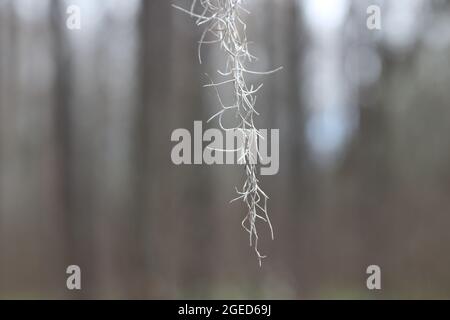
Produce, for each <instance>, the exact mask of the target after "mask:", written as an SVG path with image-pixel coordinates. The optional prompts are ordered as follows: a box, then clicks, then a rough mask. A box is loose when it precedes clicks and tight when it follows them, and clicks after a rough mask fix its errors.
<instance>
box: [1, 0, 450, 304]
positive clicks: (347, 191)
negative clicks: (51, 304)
mask: <svg viewBox="0 0 450 320" xmlns="http://www.w3.org/2000/svg"><path fill="white" fill-rule="evenodd" d="M172 3H176V4H177V5H180V6H184V7H189V1H186V0H177V1H175V0H174V1H169V0H151V1H150V0H149V1H145V0H101V1H100V0H98V1H92V0H83V1H81V0H72V1H70V2H65V1H62V0H40V1H35V0H0V298H8V299H11V298H45V299H47V298H67V299H72V298H75V299H79V298H83V299H91V298H114V299H115V298H118V299H131V298H142V299H147V298H150V299H152V298H158V299H171V298H204V299H205V298H254V299H257V298H270V299H316V298H338V299H347V298H348V299H351V298H369V299H378V298H406V299H409V298H450V253H449V252H450V232H449V229H450V228H449V227H450V139H449V137H450V90H449V89H450V1H444V0H431V1H427V0H395V1H394V0H390V1H378V0H372V1H366V0H353V1H352V0H303V1H302V0H298V1H296V0H247V1H246V6H247V8H248V9H249V10H250V11H251V12H252V13H251V15H249V16H247V17H246V19H247V21H248V35H249V38H250V40H252V41H253V44H252V47H251V49H252V50H253V52H254V54H255V55H257V56H258V57H259V58H260V59H259V61H258V62H257V63H256V64H255V66H254V69H257V70H268V69H271V68H272V67H278V66H283V67H284V69H283V71H281V72H278V73H277V74H275V75H271V76H261V77H254V78H253V80H254V81H255V83H256V82H259V81H264V83H265V86H264V88H263V90H262V91H261V94H260V95H259V98H258V104H257V108H258V110H259V111H260V113H261V116H260V117H259V119H258V126H259V127H261V128H279V129H280V172H279V174H278V175H276V176H265V177H263V178H262V179H261V184H262V187H263V189H264V190H265V191H266V193H268V195H269V196H270V201H269V210H270V214H271V218H272V223H273V225H274V228H275V240H274V241H270V240H269V238H270V237H269V232H268V230H264V229H261V230H260V236H261V238H262V239H261V242H260V249H261V251H262V252H263V253H265V254H267V255H268V258H267V259H265V260H264V263H263V266H262V268H260V267H259V266H258V263H257V259H256V257H255V254H254V252H253V250H252V249H251V248H250V247H249V245H248V235H247V234H246V233H245V231H244V230H243V229H242V228H241V225H240V222H241V220H242V218H243V215H244V214H245V207H244V205H243V204H242V203H239V202H236V203H232V204H230V203H229V200H231V199H233V198H234V197H235V190H234V187H235V186H239V185H240V184H241V183H242V168H240V167H238V166H175V165H173V164H172V162H171V159H170V152H171V148H172V147H173V145H174V144H173V143H172V142H171V141H170V136H171V133H172V131H173V130H174V129H177V128H187V129H190V130H192V127H193V122H194V120H204V121H205V120H207V119H208V118H209V117H210V116H211V115H213V114H214V113H215V112H216V111H217V110H218V109H217V108H218V104H217V101H216V100H215V99H216V96H215V93H214V91H211V90H209V89H205V88H202V85H204V84H206V83H208V82H209V79H208V77H206V76H205V73H208V74H214V73H215V71H216V70H217V69H219V68H221V66H222V61H221V59H220V53H219V52H217V50H215V49H214V48H213V47H205V49H204V51H203V55H204V64H203V65H199V62H198V58H197V41H198V40H199V38H200V34H201V31H202V29H201V28H198V27H196V26H195V24H194V21H193V20H192V19H191V18H190V17H189V16H188V15H185V14H182V13H180V12H178V11H176V10H175V9H173V8H172V7H171V4H172ZM69 4H76V5H79V6H80V8H81V10H82V29H81V30H79V31H70V30H68V29H67V28H66V27H65V24H66V19H67V14H66V8H67V5H69ZM371 4H376V5H379V6H380V7H381V9H382V30H380V31H370V30H368V29H367V27H366V19H367V14H366V9H367V7H368V6H369V5H371ZM253 80H252V81H253ZM212 126H213V127H214V126H215V124H214V123H213V124H212ZM71 264H76V265H79V266H80V267H81V269H82V290H81V291H80V292H71V291H68V290H67V289H66V277H67V275H66V273H65V271H66V267H67V266H68V265H71ZM372 264H376V265H379V266H380V267H381V269H382V290H381V291H376V292H374V291H369V290H367V288H366V277H367V275H366V268H367V266H369V265H372Z"/></svg>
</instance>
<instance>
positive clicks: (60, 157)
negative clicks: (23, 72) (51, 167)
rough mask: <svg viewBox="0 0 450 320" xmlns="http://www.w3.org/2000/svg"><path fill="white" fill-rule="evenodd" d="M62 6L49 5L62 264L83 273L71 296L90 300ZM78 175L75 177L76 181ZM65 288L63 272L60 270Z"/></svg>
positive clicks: (85, 213) (88, 227) (88, 234)
mask: <svg viewBox="0 0 450 320" xmlns="http://www.w3.org/2000/svg"><path fill="white" fill-rule="evenodd" d="M65 8H66V7H65V5H63V3H62V2H61V1H59V0H52V2H51V5H50V18H51V30H52V32H53V41H54V42H53V50H54V59H55V67H54V68H55V77H54V79H55V80H54V120H53V121H54V125H55V127H54V139H55V152H56V168H55V171H56V179H57V182H56V192H57V193H58V196H57V197H56V199H58V201H59V205H58V211H59V213H60V214H61V221H62V225H63V231H62V233H63V237H65V243H66V246H65V259H64V260H65V261H66V266H68V265H72V264H75V265H79V266H80V268H81V270H82V286H83V290H80V291H76V292H73V293H71V297H78V298H81V297H82V298H89V297H92V296H93V294H94V293H93V291H94V290H95V289H94V288H95V281H94V277H95V262H94V254H93V250H94V248H93V246H92V243H93V242H92V236H93V233H92V217H91V216H90V214H91V212H89V210H86V208H87V206H88V205H89V204H86V203H85V202H88V199H87V198H85V197H84V195H88V194H90V191H92V190H89V188H90V187H89V185H90V184H89V183H87V181H84V180H83V179H84V178H83V177H85V176H86V175H84V174H83V170H84V169H86V168H84V167H82V166H81V164H80V163H82V161H80V163H77V161H76V160H77V159H80V158H78V157H77V154H76V153H75V149H76V147H75V127H74V121H73V119H72V115H73V109H72V101H73V98H74V94H73V89H72V88H73V79H74V75H73V59H72V57H71V55H72V53H71V49H70V44H69V40H68V36H67V32H68V30H67V28H66V25H65V23H66V18H67V16H66V14H65ZM76 172H78V178H77V179H76V177H77V175H76ZM61 272H62V274H63V276H62V280H63V282H62V283H61V285H65V278H66V277H67V275H66V274H65V270H61Z"/></svg>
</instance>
